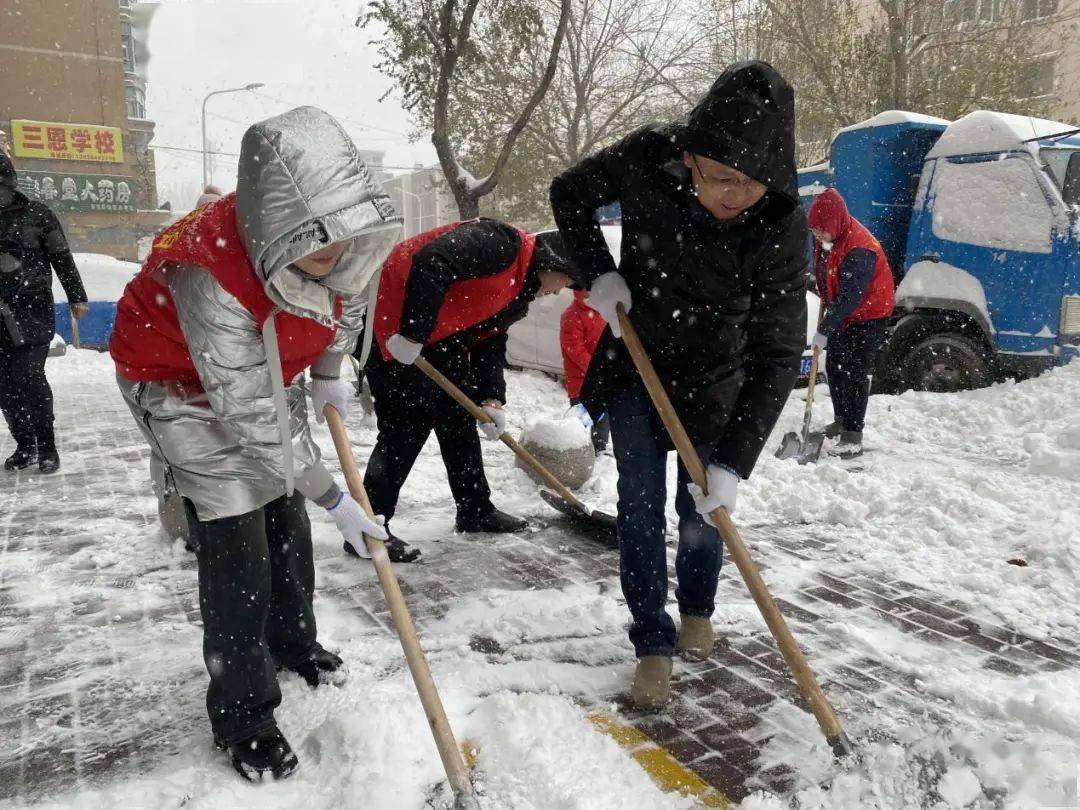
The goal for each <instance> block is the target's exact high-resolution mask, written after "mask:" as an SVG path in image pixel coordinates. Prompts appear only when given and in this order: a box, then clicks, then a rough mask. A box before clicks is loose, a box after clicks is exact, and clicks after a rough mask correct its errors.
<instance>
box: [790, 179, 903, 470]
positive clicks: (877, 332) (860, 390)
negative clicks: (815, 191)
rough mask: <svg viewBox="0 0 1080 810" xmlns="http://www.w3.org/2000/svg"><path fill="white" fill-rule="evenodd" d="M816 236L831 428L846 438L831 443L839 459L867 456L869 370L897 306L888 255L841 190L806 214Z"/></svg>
mask: <svg viewBox="0 0 1080 810" xmlns="http://www.w3.org/2000/svg"><path fill="white" fill-rule="evenodd" d="M807 220H808V224H809V226H810V232H811V233H813V235H814V278H815V280H816V281H817V288H818V295H820V296H821V304H822V306H824V307H826V310H825V317H824V318H822V320H821V325H820V326H819V327H818V333H817V334H816V335H815V336H814V341H813V342H814V345H816V346H817V347H818V348H820V349H821V350H823V351H824V350H825V347H826V345H827V346H828V352H827V353H826V355H825V373H826V374H827V375H828V379H829V395H830V396H831V397H832V403H833V411H834V412H835V414H836V421H834V422H833V423H832V424H831V425H828V426H827V427H826V428H825V435H826V436H829V437H830V438H835V437H837V436H839V437H840V441H839V443H838V444H836V446H834V447H833V448H831V449H830V451H829V452H830V453H831V454H832V455H836V456H839V457H840V458H855V457H856V456H859V455H862V431H863V423H864V420H865V418H866V406H867V403H868V401H869V398H870V371H871V369H872V367H873V364H874V356H875V355H876V354H877V350H878V348H879V347H880V346H881V343H882V341H883V340H884V339H885V333H886V331H887V329H888V324H889V316H890V315H892V313H893V307H894V305H895V301H896V297H895V295H896V294H895V289H894V287H893V276H892V271H890V270H889V260H888V259H887V258H886V257H885V251H884V250H882V248H881V245H880V244H879V243H878V240H877V239H875V238H874V236H873V234H871V233H870V231H868V230H867V229H866V228H865V227H864V226H863V224H862V223H861V222H859V221H858V220H857V219H855V217H853V216H851V214H849V213H848V210H847V205H845V204H844V198H843V197H841V196H840V194H839V192H837V191H836V190H835V189H831V188H830V189H828V190H827V191H825V192H824V193H822V194H821V195H820V196H818V198H817V199H816V200H814V204H813V205H811V206H810V213H809V214H808V216H807Z"/></svg>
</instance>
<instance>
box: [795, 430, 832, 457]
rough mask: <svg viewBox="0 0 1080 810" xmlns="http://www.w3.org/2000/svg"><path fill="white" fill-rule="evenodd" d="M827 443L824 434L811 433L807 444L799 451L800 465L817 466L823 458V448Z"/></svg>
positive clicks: (807, 438)
mask: <svg viewBox="0 0 1080 810" xmlns="http://www.w3.org/2000/svg"><path fill="white" fill-rule="evenodd" d="M824 443H825V434H824V433H811V434H810V435H809V436H807V437H806V444H805V445H803V448H802V450H800V451H799V455H798V459H799V463H800V464H815V463H817V460H818V459H819V458H820V457H821V446H822V445H823V444H824Z"/></svg>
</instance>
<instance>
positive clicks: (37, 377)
mask: <svg viewBox="0 0 1080 810" xmlns="http://www.w3.org/2000/svg"><path fill="white" fill-rule="evenodd" d="M54 269H55V270H56V275H57V277H58V278H59V279H60V284H61V285H62V286H63V288H64V292H65V293H66V294H67V298H68V304H69V305H70V306H71V312H72V314H73V315H74V316H75V317H76V318H81V317H83V316H84V315H86V313H87V312H88V311H89V310H88V308H87V304H86V291H85V290H84V289H83V285H82V280H81V279H80V278H79V270H78V268H76V266H75V260H74V259H73V258H72V256H71V251H70V250H69V249H68V245H67V240H66V239H65V238H64V231H63V229H62V228H61V227H60V223H59V222H58V221H57V219H56V215H55V214H53V212H52V211H50V210H49V209H48V208H47V207H46V206H45V204H44V203H40V202H37V201H36V200H28V199H27V198H26V196H25V195H23V194H22V193H21V192H20V191H19V189H18V183H17V180H16V174H15V167H14V166H13V165H12V163H11V160H10V159H9V158H8V157H7V155H4V154H2V153H0V410H3V413H4V419H5V420H6V421H7V425H8V429H9V430H10V431H11V436H12V438H13V439H15V444H16V447H15V452H14V453H13V454H12V455H11V456H10V457H9V458H8V459H7V460H6V461H5V462H4V469H6V470H21V469H24V468H26V467H28V466H30V465H31V464H33V463H34V461H35V460H37V462H38V465H39V469H40V470H41V471H42V472H55V471H56V470H57V469H58V468H59V466H60V457H59V456H58V455H57V452H56V439H55V437H54V435H53V399H52V390H51V389H50V388H49V381H48V380H47V379H46V378H45V358H46V357H47V356H48V353H49V343H50V341H52V338H53V334H54V331H53V323H54V321H55V314H54V311H53V294H52V273H53V270H54Z"/></svg>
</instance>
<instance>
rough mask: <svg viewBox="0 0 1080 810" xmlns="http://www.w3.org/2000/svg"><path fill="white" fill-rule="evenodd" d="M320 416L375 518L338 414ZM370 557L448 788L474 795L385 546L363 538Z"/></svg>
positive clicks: (329, 411)
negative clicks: (323, 417) (433, 740)
mask: <svg viewBox="0 0 1080 810" xmlns="http://www.w3.org/2000/svg"><path fill="white" fill-rule="evenodd" d="M323 415H324V416H325V417H326V421H327V424H329V426H330V435H331V436H332V437H333V439H334V448H335V449H336V450H337V455H338V459H339V460H340V462H341V471H342V472H343V473H345V481H346V482H347V483H348V486H349V493H350V494H351V495H352V496H353V498H354V499H355V500H356V501H357V502H358V503H359V504H360V505H361V506H363V507H364V511H365V512H367V514H368V517H374V515H373V514H372V511H371V502H370V501H369V500H368V496H367V491H366V490H365V489H364V479H363V477H362V476H361V475H360V469H359V468H358V467H357V466H356V457H355V456H354V455H353V451H352V444H351V443H350V442H349V436H348V434H347V433H346V431H345V423H344V422H343V421H342V419H341V414H339V413H338V412H337V409H336V408H334V407H333V406H332V405H327V406H326V407H325V408H323ZM364 542H365V543H366V544H367V548H368V551H369V552H370V554H371V561H372V562H373V563H374V564H375V572H376V574H378V577H379V584H380V585H381V586H382V589H383V594H385V596H386V602H387V604H389V606H390V616H391V617H392V618H393V620H394V627H395V628H396V629H397V633H398V638H399V639H400V640H401V649H402V650H404V652H405V660H406V661H407V662H408V664H409V672H411V673H412V679H413V683H414V684H415V685H416V692H417V694H419V696H420V703H421V704H422V705H423V707H424V714H426V715H427V720H428V725H430V726H431V734H432V736H433V737H434V738H435V746H436V748H438V749H439V757H440V758H441V759H442V764H443V769H444V770H445V771H446V777H447V779H448V780H449V781H450V787H451V788H453V790H454V793H455V794H457V795H459V796H460V795H462V794H464V795H468V796H471V795H472V794H473V787H472V782H470V781H469V769H468V766H466V764H465V759H464V757H462V754H461V749H460V748H458V744H457V741H456V740H455V739H454V732H453V730H452V729H451V728H450V721H449V720H448V719H447V718H446V710H445V709H444V708H443V704H442V699H441V698H440V697H439V691H438V689H437V688H436V687H435V679H434V678H432V677H431V668H430V667H429V666H428V662H427V658H426V657H425V656H424V650H423V648H422V647H421V646H420V638H419V636H417V634H416V627H415V625H413V621H412V616H410V615H409V608H408V607H407V606H406V605H405V597H404V596H403V595H402V593H401V586H400V585H398V581H397V577H396V576H395V575H394V569H393V567H392V566H391V565H390V558H389V557H388V556H387V554H386V546H385V545H384V544H383V542H382V541H381V540H376V539H375V538H374V537H369V536H368V535H366V534H365V535H364Z"/></svg>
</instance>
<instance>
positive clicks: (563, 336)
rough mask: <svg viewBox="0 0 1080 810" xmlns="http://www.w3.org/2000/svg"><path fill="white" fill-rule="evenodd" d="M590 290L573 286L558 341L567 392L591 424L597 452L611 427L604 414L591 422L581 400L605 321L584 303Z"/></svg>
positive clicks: (587, 424)
mask: <svg viewBox="0 0 1080 810" xmlns="http://www.w3.org/2000/svg"><path fill="white" fill-rule="evenodd" d="M588 297H589V293H588V292H587V291H585V290H574V300H573V302H572V303H571V304H570V306H568V307H567V308H566V309H565V310H564V311H563V314H562V319H561V320H560V322H559V343H560V344H561V346H562V357H563V371H564V372H565V374H566V395H567V396H568V397H570V404H571V405H572V406H573V409H574V414H575V415H576V416H577V417H578V419H580V420H581V421H582V423H583V424H584V425H585V427H590V428H592V443H593V449H594V450H595V451H596V452H597V453H599V452H600V451H601V450H603V449H604V448H606V447H607V443H608V436H609V434H610V432H611V431H610V427H609V423H608V419H607V414H604V415H602V416H601V417H600V419H599V420H597V421H596V422H593V419H592V417H591V416H589V412H588V411H587V410H586V409H585V406H584V405H582V404H581V397H580V394H581V385H582V383H584V382H585V372H587V371H588V370H589V363H590V361H592V356H593V352H595V351H596V344H597V343H599V342H600V335H602V334H603V332H604V327H605V326H606V325H607V321H605V320H604V316H603V315H601V314H600V313H599V312H597V311H596V310H595V309H592V308H591V307H590V306H589V305H588V304H586V303H585V301H586V299H588Z"/></svg>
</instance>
